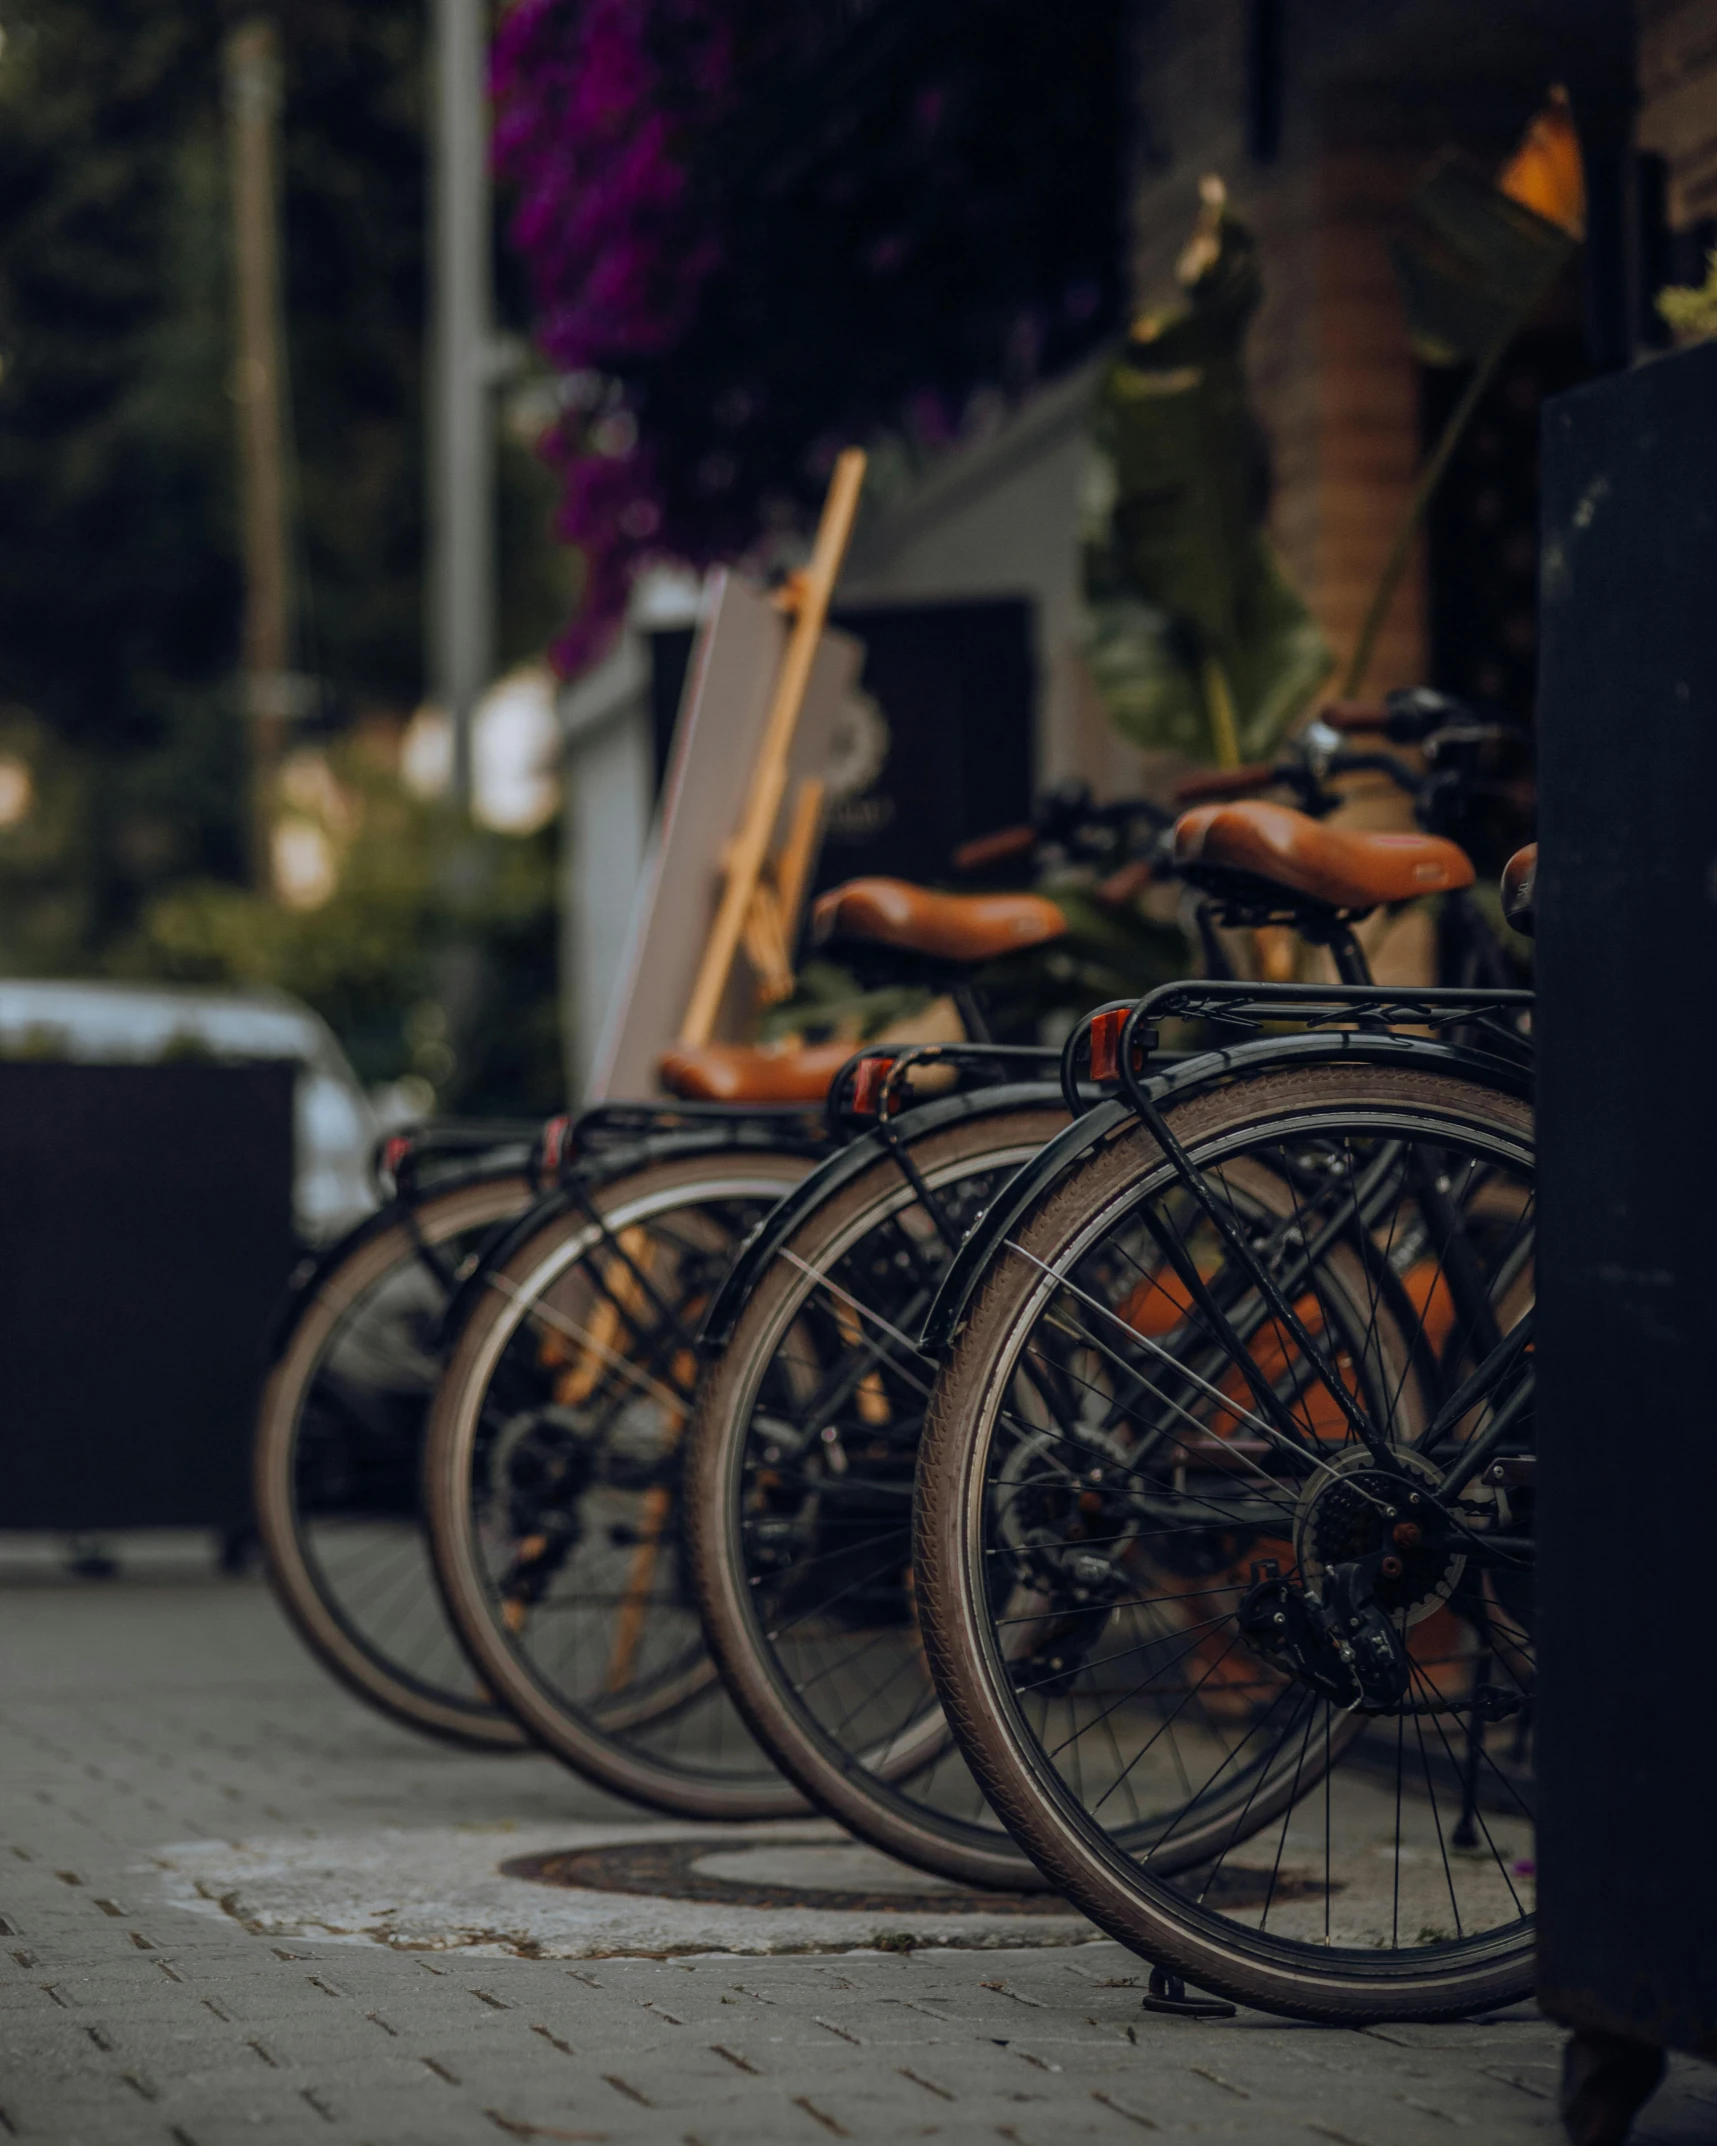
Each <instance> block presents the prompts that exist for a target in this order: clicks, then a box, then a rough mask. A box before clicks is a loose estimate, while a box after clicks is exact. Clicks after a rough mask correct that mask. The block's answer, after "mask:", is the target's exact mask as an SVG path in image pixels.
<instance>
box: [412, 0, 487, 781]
mask: <svg viewBox="0 0 1717 2146" xmlns="http://www.w3.org/2000/svg"><path fill="white" fill-rule="evenodd" d="M430 11H431V25H432V40H433V45H434V78H435V126H434V130H433V136H432V139H433V143H434V148H433V169H432V174H431V180H432V184H431V193H432V198H433V202H434V226H435V243H434V324H435V328H434V332H435V348H434V362H433V364H432V367H431V380H432V383H433V386H432V393H433V398H434V401H433V409H434V420H433V426H432V436H433V457H432V466H433V471H434V475H433V480H432V492H431V501H430V507H431V512H430V529H431V563H430V574H429V615H428V620H427V627H428V642H429V649H428V654H429V675H430V680H431V689H432V691H433V693H434V695H435V697H436V699H437V700H438V701H439V702H440V703H441V705H442V706H443V707H444V708H445V709H446V711H447V714H448V717H449V719H450V721H451V722H452V725H453V789H454V794H455V796H456V797H457V798H459V799H460V800H461V802H463V801H465V800H466V799H468V798H469V796H470V789H471V711H472V709H473V708H474V707H475V705H476V702H477V699H478V697H479V695H480V694H481V693H482V692H483V690H484V688H485V687H486V686H487V685H488V684H489V681H490V677H491V674H492V672H493V669H494V631H495V628H494V617H495V441H494V429H493V426H492V423H491V415H490V409H489V390H490V374H491V357H492V342H493V336H492V304H491V292H490V258H489V248H490V223H489V113H488V95H487V73H488V38H487V25H488V9H487V7H486V6H485V4H484V0H430Z"/></svg>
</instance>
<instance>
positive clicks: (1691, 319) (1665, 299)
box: [1656, 253, 1717, 343]
mask: <svg viewBox="0 0 1717 2146" xmlns="http://www.w3.org/2000/svg"><path fill="white" fill-rule="evenodd" d="M1656 305H1657V310H1658V312H1659V313H1660V314H1661V315H1662V317H1663V318H1664V320H1666V321H1667V322H1668V323H1669V325H1670V327H1671V328H1673V329H1674V331H1675V340H1676V341H1677V342H1678V343H1703V342H1708V341H1710V340H1711V339H1712V338H1713V337H1717V253H1713V254H1711V255H1709V256H1708V257H1707V260H1706V264H1705V281H1704V282H1703V283H1697V284H1679V283H1672V284H1671V285H1670V286H1669V288H1668V289H1667V290H1662V291H1659V292H1658V294H1657V299H1656Z"/></svg>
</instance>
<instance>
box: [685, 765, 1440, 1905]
mask: <svg viewBox="0 0 1717 2146" xmlns="http://www.w3.org/2000/svg"><path fill="white" fill-rule="evenodd" d="M1129 809H1130V808H1129V807H1127V806H1126V805H1125V804H1123V805H1122V806H1119V807H1117V808H1115V810H1116V812H1117V814H1118V815H1125V814H1126V813H1127V812H1128V811H1129ZM1305 824H1307V825H1309V824H1310V823H1309V822H1308V823H1305ZM1040 825H1041V823H1040ZM1007 839H1008V841H1009V842H1010V844H1014V845H1015V846H1016V847H1017V842H1016V837H1015V834H1014V833H1013V832H1012V831H1010V833H1009V835H1008V837H1007ZM1033 839H1034V840H1035V839H1037V836H1036V834H1035V833H1034V835H1033ZM1153 839H1154V836H1153ZM1329 841H1330V845H1332V846H1333V847H1334V848H1335V849H1337V850H1338V851H1340V852H1341V853H1342V854H1344V855H1345V854H1346V853H1347V852H1349V851H1352V852H1353V853H1354V854H1355V855H1357V856H1358V857H1359V859H1360V860H1361V862H1362V863H1363V862H1365V861H1368V860H1369V861H1373V862H1374V860H1375V859H1376V858H1377V857H1378V855H1379V854H1380V853H1381V854H1382V856H1383V858H1384V859H1385V861H1386V862H1387V861H1389V860H1391V859H1394V858H1397V857H1398V855H1399V851H1398V848H1397V847H1396V846H1395V845H1393V844H1392V843H1391V842H1390V841H1389V840H1388V839H1387V838H1385V839H1384V841H1383V842H1381V843H1379V842H1378V841H1377V840H1376V838H1372V837H1359V838H1353V837H1348V836H1339V835H1334V834H1332V835H1331V837H1330V838H1329ZM1427 860H1435V861H1436V862H1437V863H1438V865H1439V867H1440V870H1441V877H1442V878H1443V880H1445V881H1447V882H1448V883H1451V884H1452V883H1455V882H1456V881H1458V880H1459V878H1460V877H1461V875H1462V874H1463V873H1464V874H1465V876H1466V877H1468V878H1470V876H1471V873H1470V867H1468V866H1467V865H1466V862H1465V860H1464V858H1462V857H1461V856H1460V853H1459V852H1458V851H1456V850H1454V849H1453V847H1452V845H1448V844H1446V843H1441V844H1440V843H1437V842H1419V843H1417V844H1416V845H1414V846H1412V848H1411V855H1410V859H1409V862H1410V863H1418V864H1421V865H1422V864H1424V863H1425V862H1426V861H1427ZM1408 884H1409V885H1414V884H1415V883H1414V882H1412V881H1411V880H1410V881H1409V882H1408ZM1390 891H1394V882H1391V883H1390ZM1230 892H1232V889H1230ZM1284 898H1285V897H1284V893H1283V890H1281V889H1280V888H1274V889H1272V890H1271V891H1270V894H1269V901H1270V904H1271V907H1272V910H1277V909H1280V908H1281V906H1282V903H1283V900H1284ZM1292 913H1293V915H1294V916H1296V917H1297V918H1298V920H1299V921H1300V922H1301V923H1303V924H1304V925H1305V926H1306V927H1307V928H1308V929H1311V930H1316V931H1319V932H1320V934H1321V933H1322V932H1323V922H1324V920H1323V914H1322V909H1321V907H1320V905H1317V904H1315V903H1310V902H1307V901H1306V900H1304V899H1303V898H1293V899H1292ZM1348 937H1349V938H1351V933H1349V934H1348ZM1353 958H1354V959H1355V960H1357V959H1358V955H1357V950H1356V949H1355V952H1354V956H1353ZM937 1055H938V1054H937V1053H935V1052H931V1051H923V1050H912V1051H907V1052H904V1053H902V1052H900V1051H899V1050H898V1049H896V1050H894V1051H893V1052H892V1053H890V1052H888V1051H886V1050H885V1049H884V1048H883V1047H882V1046H878V1047H877V1048H876V1050H875V1051H874V1052H873V1053H872V1054H870V1057H869V1060H868V1063H866V1062H860V1063H859V1064H858V1065H857V1066H856V1068H855V1075H856V1077H855V1086H856V1087H859V1088H861V1089H862V1088H864V1087H866V1086H867V1085H868V1087H869V1088H870V1089H871V1090H872V1091H873V1092H871V1093H870V1094H868V1095H867V1096H866V1097H865V1098H864V1100H865V1102H866V1104H867V1106H868V1108H869V1109H870V1110H871V1111H872V1112H873V1113H874V1114H876V1128H877V1129H876V1131H875V1132H873V1133H872V1134H871V1135H870V1136H869V1138H868V1139H867V1140H866V1141H863V1142H861V1143H859V1144H858V1145H857V1146H856V1147H855V1148H853V1149H850V1150H848V1151H846V1152H845V1153H843V1154H842V1155H841V1156H840V1157H839V1158H837V1159H835V1160H832V1161H830V1162H827V1163H825V1164H824V1165H823V1166H822V1167H821V1169H819V1171H818V1172H817V1173H815V1175H814V1176H813V1177H812V1178H810V1179H809V1180H807V1182H806V1184H805V1185H804V1186H803V1187H801V1188H800V1190H799V1192H798V1193H797V1194H796V1195H795V1196H794V1197H793V1198H792V1199H791V1200H790V1201H788V1202H786V1203H784V1205H783V1207H782V1209H781V1210H779V1211H778V1213H777V1216H776V1217H775V1218H773V1220H772V1222H771V1224H770V1225H769V1226H768V1227H767V1228H766V1229H765V1231H764V1232H762V1233H761V1235H760V1237H759V1239H758V1240H757V1241H756V1242H755V1243H754V1244H753V1246H752V1247H751V1248H750V1249H749V1250H748V1252H747V1254H746V1255H745V1256H744V1258H743V1259H742V1261H741V1262H740V1264H739V1266H738V1267H736V1269H735V1271H734V1273H733V1274H732V1275H731V1276H730V1278H729V1281H728V1284H727V1285H726V1287H725V1288H724V1290H723V1292H722V1296H721V1298H720V1299H719V1300H718V1303H717V1305H716V1307H715V1309H714V1310H713V1311H712V1313H711V1315H710V1318H709V1320H708V1322H706V1327H705V1334H704V1340H705V1346H706V1349H709V1350H710V1351H711V1353H712V1354H715V1355H716V1357H717V1360H716V1361H715V1362H714V1363H713V1364H712V1366H711V1369H710V1371H709V1373H708V1375H707V1377H706V1379H705V1382H704V1385H703V1387H702V1389H701V1392H700V1399H699V1408H698V1413H697V1416H696V1418H695V1421H694V1425H693V1428H692V1432H691V1435H690V1444H689V1448H688V1460H687V1482H688V1504H689V1508H690V1512H691V1516H692V1527H691V1564H692V1577H693V1583H694V1585H695V1587H696V1589H697V1594H698V1601H699V1605H700V1609H701V1611H702V1614H703V1618H704V1624H705V1630H706V1634H707V1636H708V1640H709V1644H710V1648H711V1651H712V1653H713V1654H714V1656H715V1658H716V1661H717V1663H718V1666H719V1667H720V1668H721V1671H722V1673H723V1676H724V1678H725V1679H726V1681H727V1683H728V1686H729V1689H730V1690H731V1692H732V1694H733V1696H734V1699H735V1702H736V1704H737V1705H738V1706H739V1708H740V1711H741V1712H742V1713H743V1714H744V1715H745V1717H746V1719H747V1721H748V1722H749V1724H750V1726H751V1729H752V1732H753V1734H754V1735H756V1736H757V1738H758V1739H759V1741H760V1742H761V1743H762V1744H763V1745H764V1746H765V1748H766V1749H768V1750H769V1751H770V1752H771V1753H772V1755H773V1756H774V1757H775V1758H776V1760H777V1762H778V1763H779V1764H780V1765H781V1767H782V1770H783V1771H784V1772H785V1773H786V1774H787V1775H788V1776H789V1778H791V1779H792V1780H794V1781H795V1782H796V1783H797V1784H798V1785H799V1787H800V1788H801V1789H803V1790H804V1791H805V1793H806V1794H807V1796H809V1797H810V1798H811V1800H813V1801H814V1802H815V1803H817V1804H818V1805H819V1806H820V1807H821V1808H823V1809H825V1810H827V1811H828V1812H829V1813H830V1814H831V1815H833V1816H835V1817H838V1818H839V1819H840V1820H841V1821H842V1823H843V1824H845V1825H847V1826H848V1827H849V1828H850V1829H851V1830H853V1831H855V1832H858V1833H860V1834H861V1835H862V1836H863V1837H865V1838H867V1839H869V1840H870V1841H872V1842H873V1843H874V1844H875V1845H877V1846H880V1847H883V1848H885V1849H887V1850H889V1851H890V1852H892V1853H895V1854H897V1855H901V1856H903V1857H905V1858H906V1859H908V1860H910V1861H914V1862H917V1863H920V1864H922V1865H923V1866H924V1867H926V1868H929V1869H933V1870H935V1871H937V1872H938V1873H939V1874H941V1875H943V1876H945V1877H949V1878H953V1879H956V1880H959V1881H961V1882H964V1883H968V1884H979V1885H984V1884H987V1885H1001V1886H1015V1887H1020V1886H1025V1887H1029V1886H1032V1885H1034V1884H1037V1883H1040V1882H1041V1880H1040V1879H1039V1878H1038V1876H1037V1875H1036V1873H1035V1871H1034V1869H1033V1868H1032V1866H1030V1865H1029V1864H1028V1863H1026V1862H1025V1861H1024V1859H1022V1858H1021V1857H1020V1856H1019V1854H1018V1853H1017V1852H1016V1851H1015V1850H1014V1848H1013V1847H1012V1845H1011V1844H1010V1843H1009V1841H1008V1840H1007V1839H1006V1837H1005V1835H1004V1834H1003V1833H1002V1832H1001V1830H1000V1828H999V1826H998V1824H997V1821H996V1820H995V1818H994V1816H993V1815H992V1814H991V1813H990V1811H989V1809H988V1807H987V1805H986V1803H985V1801H984V1799H983V1797H982V1795H981V1794H980V1793H979V1791H978V1789H977V1786H976V1784H975V1783H974V1782H973V1781H972V1779H971V1777H970V1775H969V1773H968V1772H967V1770H966V1768H965V1767H964V1765H963V1764H962V1763H961V1761H960V1758H959V1755H958V1753H957V1751H955V1750H953V1749H952V1748H951V1746H950V1742H949V1739H948V1736H947V1733H946V1730H945V1727H944V1725H943V1723H942V1719H941V1714H940V1709H939V1706H938V1703H937V1700H936V1697H935V1694H934V1691H933V1690H932V1689H931V1687H930V1685H929V1681H928V1677H927V1675H926V1673H925V1672H924V1668H923V1663H922V1659H921V1658H920V1657H919V1656H918V1655H917V1653H916V1649H917V1636H916V1630H915V1621H914V1617H913V1611H912V1596H911V1584H910V1580H909V1577H908V1569H909V1540H908V1517H909V1516H908V1495H907V1493H908V1480H909V1474H910V1467H911V1460H912V1455H913V1453H914V1451H915V1449H916V1445H917V1440H918V1435H919V1429H920V1425H921V1422H922V1418H923V1411H924V1399H925V1395H926V1391H927V1385H928V1379H929V1376H930V1374H931V1371H932V1369H933V1366H932V1364H931V1363H930V1362H929V1361H928V1360H927V1359H926V1358H925V1357H923V1356H922V1355H921V1354H919V1352H918V1351H917V1350H916V1349H915V1348H914V1346H913V1337H914V1335H915V1333H916V1328H917V1324H918V1321H919V1319H920V1318H921V1317H922V1315H923V1311H924V1308H925V1305H926V1303H927V1301H928V1298H929V1297H930V1295H932V1294H933V1293H934V1291H935V1289H936V1288H937V1286H938V1285H939V1283H940V1281H941V1278H942V1275H943V1273H944V1272H945V1271H946V1269H947V1266H948V1262H949V1260H950V1257H951V1256H952V1255H953V1253H954V1250H955V1248H956V1247H957V1246H958V1245H959V1243H960V1241H961V1238H962V1236H963V1235H964V1234H965V1232H966V1231H967V1229H968V1228H969V1227H970V1226H971V1225H972V1224H973V1223H974V1221H975V1220H976V1218H977V1217H978V1216H979V1215H980V1214H981V1213H982V1211H983V1209H984V1208H985V1207H986V1206H987V1204H988V1203H989V1201H990V1200H991V1199H992V1198H993V1197H994V1196H995V1194H996V1193H997V1191H998V1190H999V1189H1000V1187H1001V1186H1002V1185H1003V1184H1005V1183H1006V1182H1007V1180H1008V1179H1009V1178H1010V1177H1011V1176H1012V1175H1013V1173H1014V1171H1015V1170H1016V1169H1017V1168H1020V1167H1024V1166H1028V1165H1029V1164H1030V1163H1031V1161H1032V1160H1033V1159H1034V1157H1033V1149H1034V1147H1035V1146H1037V1145H1040V1144H1041V1142H1042V1141H1043V1139H1044V1138H1045V1136H1046V1134H1047V1133H1048V1132H1049V1131H1051V1130H1053V1129H1054V1128H1055V1126H1056V1125H1057V1124H1058V1123H1059V1122H1064V1120H1065V1115H1066V1110H1067V1109H1068V1108H1071V1107H1073V1106H1074V1105H1075V1104H1076V1103H1077V1100H1078V1098H1077V1096H1076V1094H1074V1093H1073V1092H1071V1091H1070V1092H1069V1093H1068V1094H1067V1095H1066V1096H1065V1098H1062V1099H1058V1098H1056V1096H1055V1094H1054V1090H1053V1089H1049V1090H1047V1091H1046V1090H1045V1089H1044V1088H1042V1087H1038V1088H1036V1089H1020V1090H1001V1089H996V1090H994V1091H992V1093H991V1095H990V1097H989V1098H988V1099H985V1098H979V1099H972V1100H969V1101H968V1102H967V1103H966V1104H965V1105H964V1106H962V1115H961V1116H960V1118H959V1120H958V1122H956V1121H955V1119H954V1118H953V1116H952V1115H951V1113H950V1112H947V1111H943V1110H939V1109H938V1108H937V1107H936V1106H923V1107H920V1108H918V1109H914V1110H910V1111H908V1112H907V1113H906V1114H905V1115H904V1116H902V1117H900V1118H899V1119H893V1118H892V1117H891V1115H890V1106H891V1104H892V1102H894V1101H895V1100H898V1099H900V1098H901V1097H902V1095H903V1092H904V1091H903V1089H902V1088H901V1086H900V1082H901V1080H902V1078H903V1075H904V1073H905V1071H906V1069H907V1068H908V1067H911V1068H918V1067H921V1066H922V1065H923V1064H924V1062H925V1061H926V1060H928V1059H931V1058H934V1057H936V1056H937ZM867 1074H868V1075H869V1076H870V1078H869V1080H868V1083H867V1081H866V1075H867ZM986 1100H987V1110H986ZM1058 1100H1059V1101H1060V1102H1061V1104H1062V1107H1061V1108H1059V1109H1058V1108H1057V1102H1058Z"/></svg>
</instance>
